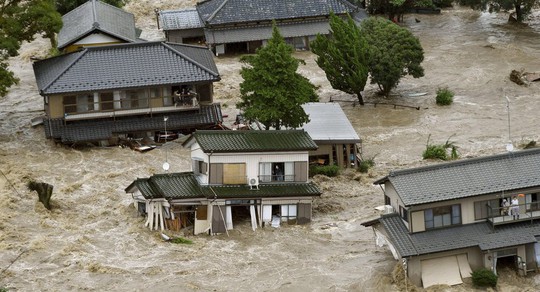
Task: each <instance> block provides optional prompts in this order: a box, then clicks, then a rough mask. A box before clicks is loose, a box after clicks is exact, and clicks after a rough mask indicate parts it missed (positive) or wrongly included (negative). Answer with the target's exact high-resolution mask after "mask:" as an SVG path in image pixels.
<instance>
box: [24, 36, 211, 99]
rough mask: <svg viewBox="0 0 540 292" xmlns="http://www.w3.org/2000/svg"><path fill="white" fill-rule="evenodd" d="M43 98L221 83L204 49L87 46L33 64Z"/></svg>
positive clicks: (150, 45) (161, 44)
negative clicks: (62, 94)
mask: <svg viewBox="0 0 540 292" xmlns="http://www.w3.org/2000/svg"><path fill="white" fill-rule="evenodd" d="M34 74H35V76H36V82H37V85H38V89H39V90H40V93H41V94H42V95H49V94H61V93H71V92H73V93H74V92H88V91H98V90H111V89H125V88H140V87H147V86H157V85H170V84H190V83H196V82H214V81H218V80H220V77H219V73H218V71H217V67H216V65H215V63H214V60H213V55H212V52H210V50H208V48H206V47H199V46H191V45H180V44H168V43H164V42H147V43H132V44H122V45H111V46H100V47H87V48H84V49H83V50H82V51H80V52H75V53H71V54H65V55H62V56H58V57H53V58H49V59H46V60H42V61H38V62H35V63H34Z"/></svg>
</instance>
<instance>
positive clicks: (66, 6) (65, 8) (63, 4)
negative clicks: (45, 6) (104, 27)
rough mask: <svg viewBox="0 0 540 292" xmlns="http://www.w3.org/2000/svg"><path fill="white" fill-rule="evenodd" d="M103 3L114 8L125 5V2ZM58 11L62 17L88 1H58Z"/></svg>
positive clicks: (118, 0) (109, 1)
mask: <svg viewBox="0 0 540 292" xmlns="http://www.w3.org/2000/svg"><path fill="white" fill-rule="evenodd" d="M100 1H101V2H103V3H107V4H111V5H112V6H116V7H122V6H124V4H125V1H124V0H100ZM55 2H56V10H58V12H59V13H60V14H62V15H64V14H66V13H68V12H70V11H71V10H73V9H75V8H77V7H79V6H81V5H82V4H84V3H85V2H88V0H56V1H55Z"/></svg>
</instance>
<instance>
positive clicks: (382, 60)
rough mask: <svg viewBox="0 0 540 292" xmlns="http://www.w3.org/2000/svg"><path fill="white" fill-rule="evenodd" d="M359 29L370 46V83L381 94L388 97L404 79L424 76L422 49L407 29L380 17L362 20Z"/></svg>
mask: <svg viewBox="0 0 540 292" xmlns="http://www.w3.org/2000/svg"><path fill="white" fill-rule="evenodd" d="M361 30H362V33H363V34H364V35H365V37H366V38H367V42H368V44H369V50H370V53H369V62H368V67H369V74H370V77H371V83H372V84H377V86H378V87H379V90H380V92H381V93H382V94H384V95H385V96H388V95H389V94H390V91H391V90H392V89H393V88H395V87H396V86H397V85H398V84H399V80H400V79H401V78H402V77H403V76H406V75H411V76H413V77H414V78H419V77H422V76H424V68H422V66H421V65H420V64H421V63H422V61H423V60H424V50H423V49H422V46H421V45H420V41H419V40H418V38H417V37H415V36H414V35H413V34H412V33H411V32H410V31H409V30H407V29H406V28H403V27H401V26H399V25H396V24H395V23H393V22H391V21H389V20H386V19H384V18H381V17H370V18H368V19H366V20H364V21H363V22H362V24H361Z"/></svg>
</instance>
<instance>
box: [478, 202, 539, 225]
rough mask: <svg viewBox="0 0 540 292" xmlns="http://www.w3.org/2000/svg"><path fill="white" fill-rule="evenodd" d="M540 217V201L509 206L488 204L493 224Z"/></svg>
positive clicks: (489, 215)
mask: <svg viewBox="0 0 540 292" xmlns="http://www.w3.org/2000/svg"><path fill="white" fill-rule="evenodd" d="M539 218H540V202H531V203H526V204H519V205H517V206H509V207H490V206H488V221H489V222H491V224H492V225H500V224H508V223H512V222H520V221H527V220H533V219H539Z"/></svg>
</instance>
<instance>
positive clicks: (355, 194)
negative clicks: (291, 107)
mask: <svg viewBox="0 0 540 292" xmlns="http://www.w3.org/2000/svg"><path fill="white" fill-rule="evenodd" d="M156 3H158V4H159V5H158V4H156ZM137 4H138V5H137ZM167 5H172V4H171V3H168V2H166V1H160V2H148V1H134V2H132V3H131V4H130V6H129V7H128V8H127V9H131V10H132V11H134V13H135V14H136V16H137V17H138V20H137V22H138V24H139V25H140V26H142V27H144V28H145V30H144V32H143V35H146V36H147V38H149V39H159V38H160V37H162V34H161V33H160V32H159V31H158V30H157V28H156V27H155V22H154V19H153V18H152V17H153V13H146V12H145V11H148V9H145V8H150V11H153V8H154V7H155V6H159V7H170V6H167ZM535 17H536V18H535V19H534V20H533V25H532V27H516V26H513V25H509V24H507V23H506V19H507V15H503V14H501V15H490V14H481V13H478V12H473V11H470V10H467V9H456V10H445V11H443V13H442V15H438V16H430V15H408V16H406V17H405V24H404V25H405V26H407V27H409V28H410V29H411V30H412V31H413V33H414V34H415V35H417V36H418V37H419V38H420V40H421V43H422V45H423V47H424V50H425V62H424V64H423V66H424V68H425V71H426V77H424V78H420V79H412V78H405V79H404V80H403V81H402V82H401V84H400V85H399V86H398V88H397V89H396V91H395V92H394V95H393V96H391V97H390V98H389V99H382V98H380V97H377V95H376V94H375V87H374V86H368V87H367V88H366V91H365V95H366V98H367V100H368V101H369V102H386V103H396V104H402V105H409V106H414V107H416V106H418V107H420V110H416V109H411V108H403V107H398V108H395V109H394V108H393V107H392V106H384V105H378V106H377V107H374V106H373V105H372V104H368V105H366V106H364V107H359V106H356V107H353V103H352V102H350V101H352V100H354V98H353V97H351V96H349V95H347V94H343V93H340V92H337V91H335V90H332V89H331V88H330V87H329V84H328V81H327V80H326V79H325V77H324V75H323V73H322V72H321V71H320V70H319V69H318V68H317V66H316V65H315V62H314V57H313V55H311V54H310V53H308V52H299V53H297V54H296V55H297V56H298V57H300V58H303V59H305V60H306V63H307V65H306V66H303V67H302V68H301V69H300V71H301V73H302V74H304V75H305V76H307V77H308V78H309V79H310V80H311V81H312V82H313V83H315V84H316V85H318V86H320V89H319V94H320V96H321V100H322V101H328V100H329V99H330V98H332V99H334V100H345V101H341V102H340V103H341V104H342V106H343V108H344V110H345V112H346V113H347V115H348V117H349V118H350V119H351V121H352V122H353V124H354V126H355V128H356V130H357V132H358V133H359V134H360V136H361V137H362V139H363V141H364V143H363V152H364V155H365V156H368V157H373V156H375V161H376V163H377V165H376V167H375V169H373V170H372V171H371V172H370V173H369V174H367V175H360V174H356V173H351V172H347V173H345V174H344V175H342V176H340V177H338V178H335V179H325V178H316V182H317V183H318V184H319V185H320V187H321V189H322V190H323V196H322V197H321V199H318V200H316V202H315V210H314V222H313V223H312V224H311V225H308V226H284V227H282V228H279V229H270V228H268V229H264V230H261V229H259V230H257V231H256V232H252V231H251V230H250V228H249V226H248V225H247V224H246V225H238V226H236V228H235V230H233V231H231V233H230V236H229V237H227V236H226V235H222V236H215V237H205V236H199V237H189V238H190V239H192V240H193V241H194V244H193V245H173V244H168V243H164V242H162V241H161V240H160V237H159V234H157V233H155V232H150V231H148V230H147V229H145V228H143V227H142V225H143V221H142V218H141V217H138V216H137V214H136V212H135V210H134V208H132V206H131V205H130V203H131V198H130V197H129V196H127V195H126V194H125V193H124V188H125V187H127V185H129V183H131V182H132V181H133V180H134V179H135V178H137V177H147V176H149V175H152V174H153V173H159V172H161V164H162V163H163V162H164V160H165V159H167V160H168V161H169V162H170V163H171V170H170V171H175V172H176V171H188V170H189V168H190V163H189V153H188V152H187V151H186V150H185V149H183V148H182V147H181V145H180V144H179V143H176V142H170V143H167V144H166V145H165V146H163V147H161V148H158V149H155V150H152V151H150V152H147V153H144V154H141V153H137V152H133V151H131V150H128V149H121V148H76V149H73V148H66V147H61V146H57V145H54V143H52V142H50V141H48V140H46V139H45V138H44V134H43V129H42V128H41V127H36V128H32V127H31V125H30V119H32V118H34V117H36V116H39V115H41V114H42V98H41V97H40V96H39V95H38V94H37V89H36V86H35V80H34V78H33V73H32V69H31V65H30V63H29V57H30V56H32V55H35V54H40V53H41V54H42V53H43V52H45V51H46V50H47V46H48V44H47V42H46V41H44V40H37V41H36V42H33V43H31V44H28V45H25V46H24V48H23V49H22V54H21V57H19V58H15V59H12V60H11V61H10V65H11V68H12V69H13V70H14V71H15V72H17V75H18V76H19V77H20V78H21V83H20V85H18V86H17V87H15V88H13V89H12V90H11V92H10V94H9V95H8V96H7V97H5V98H2V99H0V121H1V123H0V170H1V171H2V173H1V174H0V287H7V288H10V289H13V290H20V291H34V290H42V291H51V290H52V291H64V290H119V291H128V290H146V289H159V290H164V289H174V290H176V291H193V290H199V291H212V290H214V291H254V290H256V291H398V290H404V289H405V288H404V285H403V283H393V282H392V278H391V272H392V270H393V269H394V265H395V261H394V260H393V259H392V257H391V255H390V253H389V252H388V251H387V250H385V249H380V248H377V247H375V246H374V243H373V234H372V231H371V230H370V229H367V228H363V227H362V226H360V222H363V221H366V220H369V219H372V218H375V217H376V216H378V215H377V213H376V211H374V209H373V207H375V206H377V205H381V204H382V193H381V191H380V190H379V189H378V188H377V187H375V186H373V185H372V184H371V183H372V182H373V181H374V180H375V179H376V178H379V177H381V176H382V175H384V174H386V173H387V171H388V170H390V169H395V168H404V167H410V166H417V165H422V164H426V163H433V162H424V161H422V160H421V153H422V150H423V149H424V147H425V143H426V140H427V137H428V136H429V135H430V134H431V139H432V141H433V142H435V143H442V142H444V141H446V139H448V137H450V136H452V138H451V139H452V141H454V142H455V143H456V145H458V146H459V150H460V152H461V155H462V156H464V157H467V156H478V155H484V154H492V153H501V152H503V151H504V148H505V144H506V143H507V142H508V119H507V111H506V99H505V98H504V96H505V95H506V96H508V98H509V100H510V110H511V135H510V136H511V139H512V141H513V142H514V144H515V145H516V147H517V146H519V144H520V143H522V142H527V141H529V140H538V135H539V134H538V133H539V121H538V117H537V112H538V110H539V106H538V102H539V99H540V94H539V92H540V90H539V85H538V84H532V85H531V86H529V87H522V86H518V85H516V84H514V83H512V82H510V81H509V79H508V74H509V73H510V71H511V70H512V69H518V70H519V69H521V68H523V69H525V71H540V58H539V57H540V43H539V42H538V41H537V40H538V37H539V31H540V25H539V24H540V20H539V19H540V18H539V17H538V13H537V14H535ZM414 18H418V19H419V20H420V22H416V21H415V19H414ZM217 63H218V66H219V69H220V72H221V74H222V78H223V80H222V81H221V82H220V83H219V84H216V90H215V91H216V98H217V99H218V100H219V101H220V102H222V104H224V105H225V106H224V112H225V113H226V114H229V118H228V120H227V121H226V122H227V123H231V122H232V120H233V118H234V115H235V114H236V112H237V111H236V109H235V107H234V103H235V102H236V101H237V100H238V97H237V96H238V84H239V82H240V81H241V78H240V77H239V76H238V71H239V69H240V65H239V64H238V62H237V59H236V58H230V57H229V58H220V59H217ZM443 86H448V87H449V88H450V89H451V90H453V91H454V92H455V93H456V97H455V102H454V104H453V105H451V106H449V107H438V106H436V105H435V101H434V97H435V91H436V90H437V88H438V87H443ZM424 92H425V93H426V94H425V95H423V96H417V97H409V96H408V94H412V93H424ZM347 100H348V101H347ZM29 179H33V180H38V181H44V182H47V183H50V184H52V185H54V187H55V188H54V195H53V199H52V201H53V209H52V211H47V210H45V209H44V208H43V206H42V205H41V204H40V203H38V202H37V196H36V194H34V193H31V192H29V191H28V190H27V189H26V188H25V185H24V184H25V182H26V181H28V180H29ZM538 283H540V279H538V277H536V278H535V277H529V278H526V279H519V278H516V277H515V276H514V275H512V274H511V273H508V274H505V275H504V276H502V277H501V281H500V288H501V290H502V291H535V290H537V289H538V287H540V286H539V284H538ZM470 289H471V288H470V286H460V287H454V288H444V287H443V288H441V289H440V290H441V291H442V290H444V291H468V290H470ZM409 290H410V288H409Z"/></svg>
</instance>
